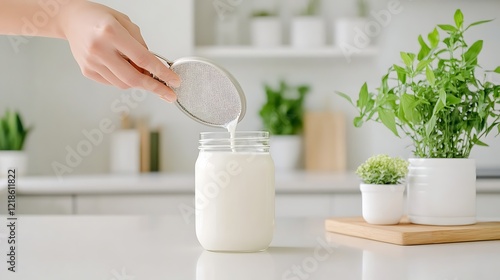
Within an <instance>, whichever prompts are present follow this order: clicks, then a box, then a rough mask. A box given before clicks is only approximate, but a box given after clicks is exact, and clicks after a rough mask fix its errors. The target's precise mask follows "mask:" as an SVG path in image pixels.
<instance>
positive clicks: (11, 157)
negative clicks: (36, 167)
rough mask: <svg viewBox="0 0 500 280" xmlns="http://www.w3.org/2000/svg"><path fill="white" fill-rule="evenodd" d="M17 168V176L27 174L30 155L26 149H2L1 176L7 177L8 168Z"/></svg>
mask: <svg viewBox="0 0 500 280" xmlns="http://www.w3.org/2000/svg"><path fill="white" fill-rule="evenodd" d="M11 168H15V169H16V177H17V176H19V175H26V174H27V173H28V172H27V168H28V156H27V154H26V152H24V151H0V177H1V178H4V177H7V173H8V170H9V169H11Z"/></svg>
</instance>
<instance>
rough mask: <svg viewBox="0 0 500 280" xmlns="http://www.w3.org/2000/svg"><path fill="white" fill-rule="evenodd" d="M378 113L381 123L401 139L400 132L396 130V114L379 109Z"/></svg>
mask: <svg viewBox="0 0 500 280" xmlns="http://www.w3.org/2000/svg"><path fill="white" fill-rule="evenodd" d="M377 113H378V117H379V119H380V121H381V122H382V123H383V124H384V125H385V126H386V127H387V128H389V129H390V130H391V131H392V133H394V135H396V136H398V137H399V134H398V130H397V128H396V116H395V115H394V112H393V111H392V110H388V109H384V108H379V109H378V110H377Z"/></svg>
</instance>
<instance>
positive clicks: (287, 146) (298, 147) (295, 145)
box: [270, 135, 302, 171]
mask: <svg viewBox="0 0 500 280" xmlns="http://www.w3.org/2000/svg"><path fill="white" fill-rule="evenodd" d="M270 145H271V148H270V151H271V157H272V158H273V160H274V167H275V169H276V171H292V170H297V169H298V168H299V167H300V161H301V158H302V136H300V135H273V136H271V140H270Z"/></svg>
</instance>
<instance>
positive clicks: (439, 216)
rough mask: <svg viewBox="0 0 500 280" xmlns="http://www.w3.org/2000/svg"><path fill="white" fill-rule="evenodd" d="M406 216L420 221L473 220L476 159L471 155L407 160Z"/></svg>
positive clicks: (463, 222)
mask: <svg viewBox="0 0 500 280" xmlns="http://www.w3.org/2000/svg"><path fill="white" fill-rule="evenodd" d="M409 161H410V166H409V172H408V217H409V219H410V222H412V223H414V224H422V225H441V226H451V225H470V224H475V223H476V163H475V161H474V160H473V159H419V158H412V159H410V160H409Z"/></svg>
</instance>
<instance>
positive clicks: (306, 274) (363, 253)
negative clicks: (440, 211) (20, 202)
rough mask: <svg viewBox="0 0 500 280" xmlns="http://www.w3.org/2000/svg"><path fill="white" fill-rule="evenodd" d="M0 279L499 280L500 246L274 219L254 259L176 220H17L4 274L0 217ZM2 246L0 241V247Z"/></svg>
mask: <svg viewBox="0 0 500 280" xmlns="http://www.w3.org/2000/svg"><path fill="white" fill-rule="evenodd" d="M0 221H2V226H1V227H0V241H1V242H0V253H1V256H2V257H1V258H0V259H1V261H0V279H7V280H10V279H12V280H17V279H21V280H31V279H33V280H35V279H36V280H45V279H47V280H48V279H50V280H58V279H64V280H67V279H71V280H89V279H92V280H96V279H103V280H111V279H113V280H132V279H134V280H149V279H175V280H177V279H196V280H208V279H210V280H212V279H213V280H225V279H231V280H235V279H237V280H245V279H252V280H268V279H293V280H295V279H342V280H349V279H363V280H368V279H370V280H377V279H383V280H391V279H395V280H402V279H415V280H417V279H418V280H420V279H425V280H430V279H440V280H445V279H449V280H455V279H460V280H465V279H471V280H472V279H473V280H480V279H492V280H493V279H496V280H497V279H499V275H500V265H499V264H500V241H483V242H468V243H454V244H439V245H420V246H408V247H404V246H398V245H392V244H386V243H381V242H376V241H371V240H365V239H359V238H354V237H349V236H343V235H338V234H332V233H328V232H325V231H324V229H323V220H320V219H278V220H277V221H276V230H275V236H274V239H273V242H272V244H271V247H270V248H269V249H268V250H267V251H265V252H261V253H243V254H228V253H212V252H207V251H204V250H203V249H202V248H201V247H200V245H199V244H198V242H197V240H196V236H195V230H194V225H193V224H192V223H190V224H187V223H185V222H184V220H182V218H180V217H179V216H158V217H155V216H38V217H34V216H21V217H19V218H18V221H17V226H18V232H17V244H18V251H17V260H18V263H17V272H16V273H12V272H9V271H7V270H6V269H7V263H6V261H5V257H6V252H7V248H6V246H7V244H6V240H5V237H6V226H5V225H4V224H5V223H6V218H5V217H0ZM1 237H3V239H2V238H1Z"/></svg>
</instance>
